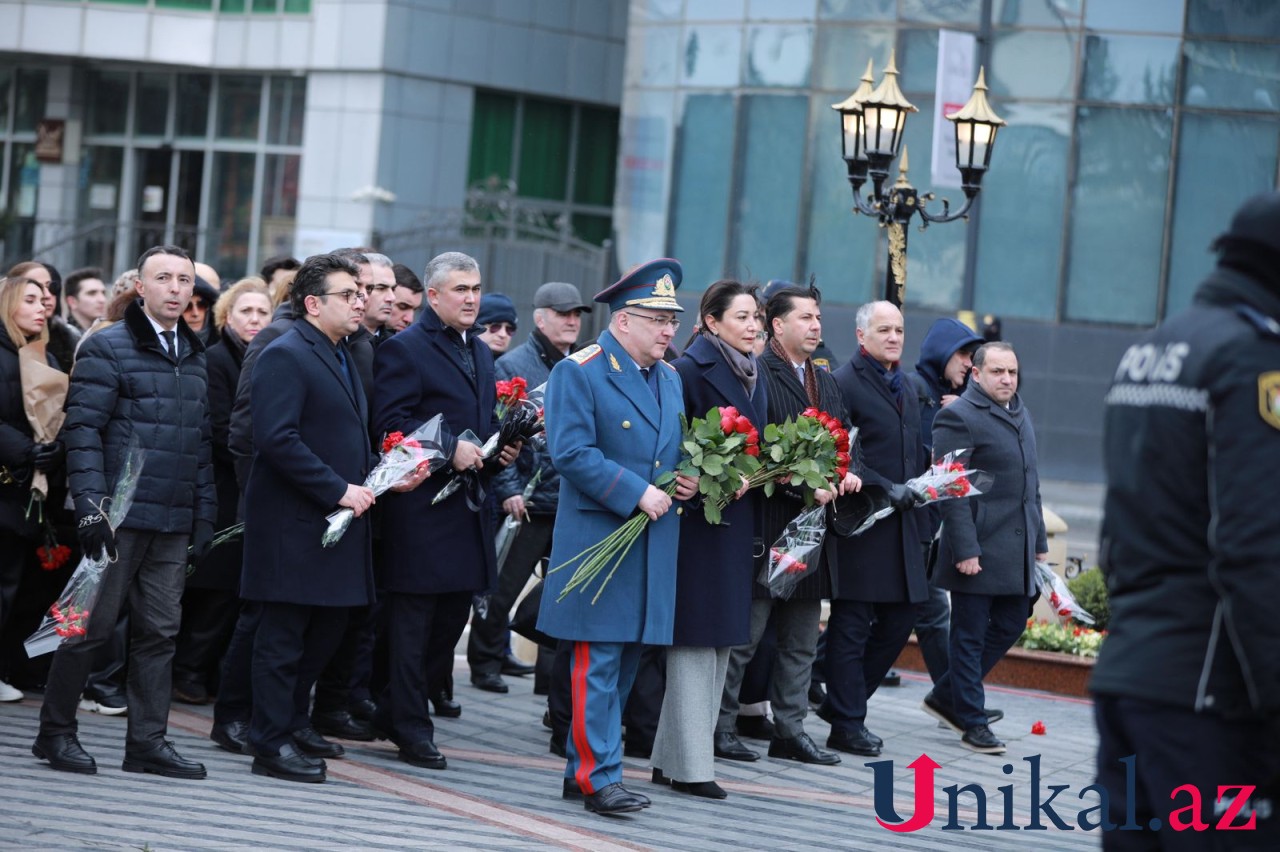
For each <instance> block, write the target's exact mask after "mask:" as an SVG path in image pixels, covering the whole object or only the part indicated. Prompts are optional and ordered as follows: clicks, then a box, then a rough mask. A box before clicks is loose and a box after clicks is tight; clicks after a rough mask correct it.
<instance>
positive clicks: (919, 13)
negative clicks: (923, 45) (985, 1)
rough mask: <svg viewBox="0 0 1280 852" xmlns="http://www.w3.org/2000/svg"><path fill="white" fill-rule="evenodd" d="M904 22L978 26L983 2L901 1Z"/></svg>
mask: <svg viewBox="0 0 1280 852" xmlns="http://www.w3.org/2000/svg"><path fill="white" fill-rule="evenodd" d="M900 5H901V10H902V20H904V21H928V22H929V23H931V24H972V25H974V26H977V25H978V18H979V16H980V15H981V13H982V0H900Z"/></svg>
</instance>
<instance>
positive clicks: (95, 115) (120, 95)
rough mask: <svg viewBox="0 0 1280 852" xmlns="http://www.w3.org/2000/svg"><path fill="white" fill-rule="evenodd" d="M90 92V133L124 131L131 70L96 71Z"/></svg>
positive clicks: (92, 77) (127, 111)
mask: <svg viewBox="0 0 1280 852" xmlns="http://www.w3.org/2000/svg"><path fill="white" fill-rule="evenodd" d="M89 92H90V95H89V133H91V134H94V133H124V132H125V130H126V129H127V128H126V126H125V119H126V118H127V117H128V114H129V72H127V71H99V72H97V73H94V74H92V76H90V78H89ZM19 97H21V94H19Z"/></svg>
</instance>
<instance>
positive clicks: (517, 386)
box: [494, 376, 529, 420]
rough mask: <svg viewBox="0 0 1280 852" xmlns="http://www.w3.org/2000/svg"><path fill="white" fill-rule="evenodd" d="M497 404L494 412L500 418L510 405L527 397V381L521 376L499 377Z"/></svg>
mask: <svg viewBox="0 0 1280 852" xmlns="http://www.w3.org/2000/svg"><path fill="white" fill-rule="evenodd" d="M496 387H497V391H498V404H497V405H496V406H495V407H494V413H495V414H496V415H497V416H498V420H502V418H503V417H505V416H506V414H507V412H508V411H510V410H511V407H512V406H515V405H519V404H520V403H521V402H522V401H523V400H526V399H528V398H529V394H528V392H527V391H528V388H529V382H528V381H526V380H525V378H524V377H523V376H512V377H511V378H510V379H499V380H498V382H497V385H496Z"/></svg>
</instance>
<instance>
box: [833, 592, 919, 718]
mask: <svg viewBox="0 0 1280 852" xmlns="http://www.w3.org/2000/svg"><path fill="white" fill-rule="evenodd" d="M915 623H916V605H915V604H911V603H870V602H868V601H840V600H833V601H832V602H831V618H830V619H829V620H828V621H827V631H826V637H827V702H826V710H827V712H829V713H830V715H831V718H832V722H831V729H832V731H839V732H841V733H853V732H854V731H856V730H857V728H858V726H860V725H861V724H862V723H863V721H864V720H865V719H866V718H867V699H868V698H870V697H871V695H872V693H874V692H875V691H876V688H877V687H879V686H880V681H881V680H883V679H884V676H885V675H886V674H887V673H888V672H889V669H890V668H891V667H892V666H893V662H894V660H896V659H898V654H900V653H902V649H903V647H905V646H906V644H907V639H908V638H909V637H910V636H911V628H912V627H913V626H914V625H915Z"/></svg>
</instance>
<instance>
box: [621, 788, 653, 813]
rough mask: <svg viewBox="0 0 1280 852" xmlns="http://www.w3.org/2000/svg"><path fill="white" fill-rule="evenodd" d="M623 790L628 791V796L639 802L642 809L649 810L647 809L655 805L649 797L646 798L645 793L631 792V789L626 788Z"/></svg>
mask: <svg viewBox="0 0 1280 852" xmlns="http://www.w3.org/2000/svg"><path fill="white" fill-rule="evenodd" d="M619 783H621V782H619ZM622 789H624V790H626V791H627V795H629V796H631V797H632V798H634V799H635V800H636V801H637V802H639V803H640V807H642V808H647V807H649V806H650V805H652V804H653V802H652V801H650V799H649V797H648V796H646V795H645V794H644V793H637V792H636V791H635V790H630V789H627V788H626V787H623V788H622Z"/></svg>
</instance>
